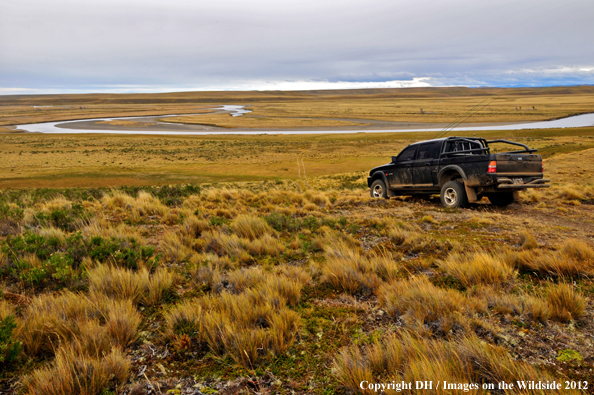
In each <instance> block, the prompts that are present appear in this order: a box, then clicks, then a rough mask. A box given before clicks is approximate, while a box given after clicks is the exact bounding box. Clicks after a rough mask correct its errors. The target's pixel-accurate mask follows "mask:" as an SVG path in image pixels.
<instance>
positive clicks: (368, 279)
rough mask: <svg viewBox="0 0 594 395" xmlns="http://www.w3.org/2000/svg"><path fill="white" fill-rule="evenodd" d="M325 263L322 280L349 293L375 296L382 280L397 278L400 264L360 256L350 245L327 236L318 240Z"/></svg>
mask: <svg viewBox="0 0 594 395" xmlns="http://www.w3.org/2000/svg"><path fill="white" fill-rule="evenodd" d="M321 243H322V244H323V248H324V252H325V257H326V260H325V262H324V263H323V265H322V274H323V277H322V281H324V282H327V283H329V284H330V285H332V287H334V288H335V289H338V290H340V291H343V292H347V293H350V294H356V293H363V294H369V293H373V294H376V293H377V291H378V287H379V286H380V284H381V283H382V282H383V281H389V280H392V279H395V278H397V277H398V274H399V271H400V268H401V265H400V264H398V263H397V262H396V261H395V259H394V258H393V257H392V256H389V255H382V254H369V255H367V256H366V255H364V254H362V251H361V250H360V249H358V248H353V247H354V246H353V242H352V241H351V240H349V239H348V238H347V239H341V238H339V237H336V236H333V235H328V236H327V237H325V238H323V239H322V240H321Z"/></svg>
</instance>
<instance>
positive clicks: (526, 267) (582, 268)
mask: <svg viewBox="0 0 594 395" xmlns="http://www.w3.org/2000/svg"><path fill="white" fill-rule="evenodd" d="M503 259H504V260H506V261H507V262H508V264H510V265H514V266H515V267H517V268H518V269H520V270H523V271H529V272H537V273H540V274H542V275H547V276H554V277H561V278H575V277H582V276H593V275H594V250H592V247H590V246H589V245H588V244H585V243H584V242H582V241H579V240H575V239H568V240H566V241H565V242H564V243H563V244H562V246H561V248H560V249H559V250H558V251H549V250H530V251H522V252H515V251H511V250H508V251H506V252H505V253H504V256H503Z"/></svg>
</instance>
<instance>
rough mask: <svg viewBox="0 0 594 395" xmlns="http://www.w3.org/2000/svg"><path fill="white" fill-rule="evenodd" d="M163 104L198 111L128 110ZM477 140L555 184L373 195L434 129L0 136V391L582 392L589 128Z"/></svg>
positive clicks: (592, 271)
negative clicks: (392, 165)
mask: <svg viewBox="0 0 594 395" xmlns="http://www.w3.org/2000/svg"><path fill="white" fill-rule="evenodd" d="M574 89H578V88H574ZM580 89H586V88H580ZM559 90H561V88H559ZM586 90H587V89H586ZM463 91H465V90H463V89H462V90H460V92H463ZM409 92H410V94H419V93H415V91H414V90H411V91H409ZM448 92H449V93H448V94H449V95H451V93H452V91H448ZM468 92H478V91H472V90H471V91H468ZM517 92H521V91H517ZM531 92H533V91H531ZM547 92H548V93H547V94H550V93H551V90H549V91H547ZM557 93H558V94H562V93H560V92H557ZM573 93H576V92H575V91H573ZM328 94H329V93H328ZM352 94H353V95H354V94H355V93H352ZM381 94H385V93H381ZM398 94H399V95H402V93H398ZM171 95H172V96H166V95H164V96H163V97H161V98H157V99H155V100H159V103H161V102H162V101H163V98H164V97H168V100H172V101H174V100H182V99H184V98H185V99H187V100H188V101H192V102H191V103H190V104H188V103H185V102H184V103H180V102H177V103H173V102H172V103H169V104H158V103H157V104H155V103H150V102H147V103H133V105H134V106H138V107H137V108H134V109H132V110H131V111H144V112H145V113H147V112H150V111H149V110H150V109H149V107H150V106H151V105H153V106H154V108H155V109H156V110H155V111H163V112H164V113H165V112H167V111H169V110H172V107H173V106H186V105H188V106H195V107H197V104H196V103H197V101H196V98H195V96H192V95H190V94H188V95H187V96H184V94H175V95H178V96H175V95H174V94H171ZM213 95H214V94H213ZM229 95H230V94H229ZM244 95H246V94H244ZM250 95H253V98H252V99H253V103H257V102H258V100H259V99H262V100H261V101H264V99H263V97H265V96H266V95H270V96H271V97H272V96H274V95H276V96H281V93H274V94H273V93H250ZM285 95H287V96H297V97H298V96H299V95H303V93H294V94H293V93H285ZM207 96H208V95H207ZM479 96H480V95H479ZM527 96H528V95H527ZM50 99H51V100H53V103H54V104H55V103H56V98H55V97H53V98H48V99H47V100H50ZM83 99H85V100H88V102H86V103H85V104H84V105H83V104H82V102H81V103H79V104H80V105H79V106H78V107H81V106H82V107H88V108H83V109H80V108H79V109H77V111H84V110H89V108H90V107H92V106H97V111H98V112H97V113H99V111H106V112H109V111H112V110H109V109H108V107H109V106H113V108H114V109H113V111H116V110H117V111H122V112H125V111H128V110H130V106H131V105H132V104H130V103H125V100H127V99H126V98H125V97H124V96H116V95H114V96H109V97H104V98H102V99H101V100H103V101H102V102H97V100H98V98H97V97H96V96H91V97H87V98H85V97H81V98H76V100H83ZM108 99H109V100H112V101H113V102H111V103H107V102H106V101H107V100H108ZM137 99H138V98H136V99H134V100H137ZM149 99H150V97H146V98H145V100H149ZM185 99H184V100H185ZM227 99H228V97H226V98H225V100H227ZM256 99H258V100H256ZM417 99H418V98H417ZM417 99H415V100H417ZM520 99H522V100H530V98H529V97H524V96H522V95H521V94H518V100H520ZM578 99H579V98H577V97H576V101H579V100H581V99H579V100H578ZM22 100H31V98H23V99H22ZM36 100H37V99H36ZM43 100H45V99H44V98H39V99H38V102H36V103H37V104H36V105H49V104H48V103H49V101H48V102H44V101H43ZM60 100H62V102H61V104H60V105H64V106H66V105H73V103H74V102H75V98H72V97H70V96H65V97H63V98H62V99H60ZM92 100H95V102H92V103H91V101H92ZM129 100H132V99H129ZM151 100H152V99H151ZM204 100H211V101H213V102H214V96H213V97H210V98H207V99H204ZM266 100H271V99H269V98H268V99H266ZM391 100H392V99H391ZM411 100H412V99H411ZM418 100H420V99H418ZM481 100H482V99H481ZM533 100H536V99H534V98H533ZM13 102H15V103H18V100H14V101H13ZM221 102H222V101H221ZM225 104H229V102H226V103H225ZM161 105H162V106H163V107H159V106H161ZM414 105H417V104H416V103H414ZM101 106H102V109H100V110H99V107H101ZM169 106H170V107H169ZM204 107H208V106H207V105H205V106H204ZM522 107H524V105H523V106H522ZM411 108H413V107H411ZM537 108H538V106H537ZM178 109H179V108H178ZM423 109H424V110H427V111H429V107H427V106H424V107H423ZM584 109H585V107H584ZM56 111H57V110H56ZM73 111H74V110H72V111H71V112H70V113H69V112H68V111H66V110H64V112H63V113H55V114H48V115H36V114H34V115H23V117H26V116H27V117H28V116H32V117H42V116H43V117H45V116H48V117H50V118H51V117H66V116H73V117H74V116H76V117H78V116H80V114H73ZM172 111H173V110H172ZM275 111H276V110H275ZM589 111H591V110H589ZM102 114H104V113H102ZM153 114H154V113H153ZM89 115H90V113H89ZM107 115H114V114H112V113H110V114H107ZM550 115H551V114H549V115H548V116H550ZM341 116H342V115H341ZM35 119H40V118H35ZM45 119H47V118H45ZM54 119H56V118H54ZM4 120H5V121H6V118H5V119H4ZM436 122H439V121H436ZM7 124H8V123H7ZM482 135H484V136H485V137H488V138H491V137H492V138H496V137H498V138H511V139H515V140H518V141H521V142H525V143H527V144H528V145H530V146H532V147H536V148H539V151H540V152H541V153H542V154H543V156H544V157H545V158H546V159H545V162H544V163H545V172H546V175H547V177H549V178H551V180H552V187H551V188H550V189H547V190H543V191H530V192H526V193H523V194H522V198H521V201H519V202H518V203H514V204H512V205H511V206H509V207H507V208H497V207H494V206H491V205H490V204H488V203H487V202H486V201H482V202H479V203H477V204H473V205H471V207H469V208H467V209H455V210H451V209H444V208H443V207H442V206H441V205H440V204H439V200H438V199H437V198H435V197H433V198H432V199H429V200H419V199H412V198H395V199H391V200H374V199H370V198H369V197H368V196H369V195H368V190H367V188H366V176H367V171H368V170H369V168H371V167H372V166H375V165H378V164H381V163H385V162H386V161H387V158H389V157H390V156H391V155H392V154H394V153H396V152H398V151H399V150H400V149H401V148H402V147H404V146H405V145H406V144H409V143H410V142H412V141H417V140H419V139H425V138H431V137H433V135H432V134H429V133H407V134H350V135H346V134H343V135H316V136H312V135H291V136H242V137H238V136H231V135H229V136H201V137H196V136H153V137H148V136H123V135H33V134H18V133H9V134H2V135H0V152H1V153H2V155H1V156H0V161H1V162H0V163H1V166H0V169H1V170H0V177H2V178H1V183H0V187H2V188H3V189H2V191H0V392H2V393H24V394H48V395H51V394H85V395H86V394H89V395H90V394H93V395H107V394H126V395H131V394H167V393H169V394H188V393H195V394H197V393H198V392H197V391H200V393H203V394H212V393H219V394H239V393H260V394H265V393H281V394H293V393H300V394H310V393H313V394H348V393H357V392H360V388H359V383H360V382H361V381H364V380H367V381H370V382H392V381H396V382H399V381H401V380H404V381H407V382H408V381H416V380H433V381H435V382H436V381H444V380H445V381H448V382H451V383H479V384H482V383H497V382H500V381H507V382H510V381H515V380H530V381H532V380H535V381H547V380H549V381H551V380H557V381H558V382H559V381H565V380H573V381H576V382H577V381H588V382H589V385H590V386H591V385H592V384H594V376H593V374H592V369H593V368H594V366H593V365H594V359H592V355H594V324H593V318H594V317H593V316H594V304H593V303H594V302H593V296H594V279H593V276H594V248H593V246H594V210H592V204H593V203H594V183H593V182H592V179H593V176H594V128H581V129H559V130H526V131H511V132H505V133H502V132H486V133H482ZM20 188H22V189H20ZM364 392H366V393H372V392H371V391H364ZM475 392H476V393H488V392H486V391H482V390H479V391H475ZM576 392H577V391H559V393H576ZM584 392H586V391H584ZM404 393H407V391H404ZM408 393H411V394H412V393H415V391H414V390H413V391H408ZM435 393H444V394H445V393H452V392H451V391H441V392H439V391H436V392H435ZM509 393H519V392H517V391H510V392H509ZM522 393H525V394H539V393H540V392H538V391H536V390H535V391H529V390H527V391H524V392H522Z"/></svg>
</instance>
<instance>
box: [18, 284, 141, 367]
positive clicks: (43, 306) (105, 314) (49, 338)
mask: <svg viewBox="0 0 594 395" xmlns="http://www.w3.org/2000/svg"><path fill="white" fill-rule="evenodd" d="M140 321H141V318H140V315H139V313H138V312H137V311H136V309H135V308H134V306H133V305H132V303H131V301H129V300H122V301H113V300H110V299H109V298H107V297H103V296H101V295H97V294H95V295H91V296H86V295H82V294H75V293H72V292H64V293H62V294H60V295H57V296H54V295H42V296H40V297H37V298H35V299H33V301H32V303H31V304H30V305H29V306H28V307H27V308H26V309H25V311H24V312H23V316H22V318H21V319H20V320H19V325H18V327H17V337H18V338H19V340H21V341H22V343H23V347H24V349H25V351H26V352H27V354H28V355H32V356H34V355H40V354H54V353H55V352H56V350H57V348H58V347H59V346H60V345H61V344H65V342H76V341H80V339H83V338H85V337H88V336H90V333H95V334H97V335H98V338H94V337H91V338H90V339H87V340H88V341H86V342H84V343H85V344H91V343H92V342H96V341H99V342H102V343H103V344H109V346H111V347H115V346H120V347H126V346H128V345H129V344H130V343H131V342H133V341H134V340H135V339H136V333H137V330H138V326H139V325H140ZM99 325H100V326H101V328H100V327H99ZM91 327H92V328H93V329H94V332H89V328H91ZM102 337H103V338H104V339H101V338H102Z"/></svg>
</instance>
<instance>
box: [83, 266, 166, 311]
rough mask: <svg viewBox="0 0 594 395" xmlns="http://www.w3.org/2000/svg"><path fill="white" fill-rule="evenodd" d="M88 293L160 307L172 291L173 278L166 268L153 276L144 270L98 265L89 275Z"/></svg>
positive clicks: (158, 270) (160, 269)
mask: <svg viewBox="0 0 594 395" xmlns="http://www.w3.org/2000/svg"><path fill="white" fill-rule="evenodd" d="M88 279H89V290H90V292H93V293H97V294H103V295H105V296H108V297H111V298H114V299H120V300H131V301H133V302H134V303H140V304H142V305H145V306H156V305H158V304H161V303H162V302H163V300H164V298H165V297H166V296H167V295H168V294H169V293H171V292H172V288H173V285H174V282H175V279H174V276H173V275H172V274H171V273H169V271H168V270H167V269H165V268H159V269H157V270H156V271H155V272H154V273H149V271H148V270H147V269H141V270H139V271H138V272H135V271H133V270H129V269H125V268H118V267H113V266H109V265H99V266H97V267H96V268H94V269H92V270H90V271H89V272H88Z"/></svg>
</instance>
